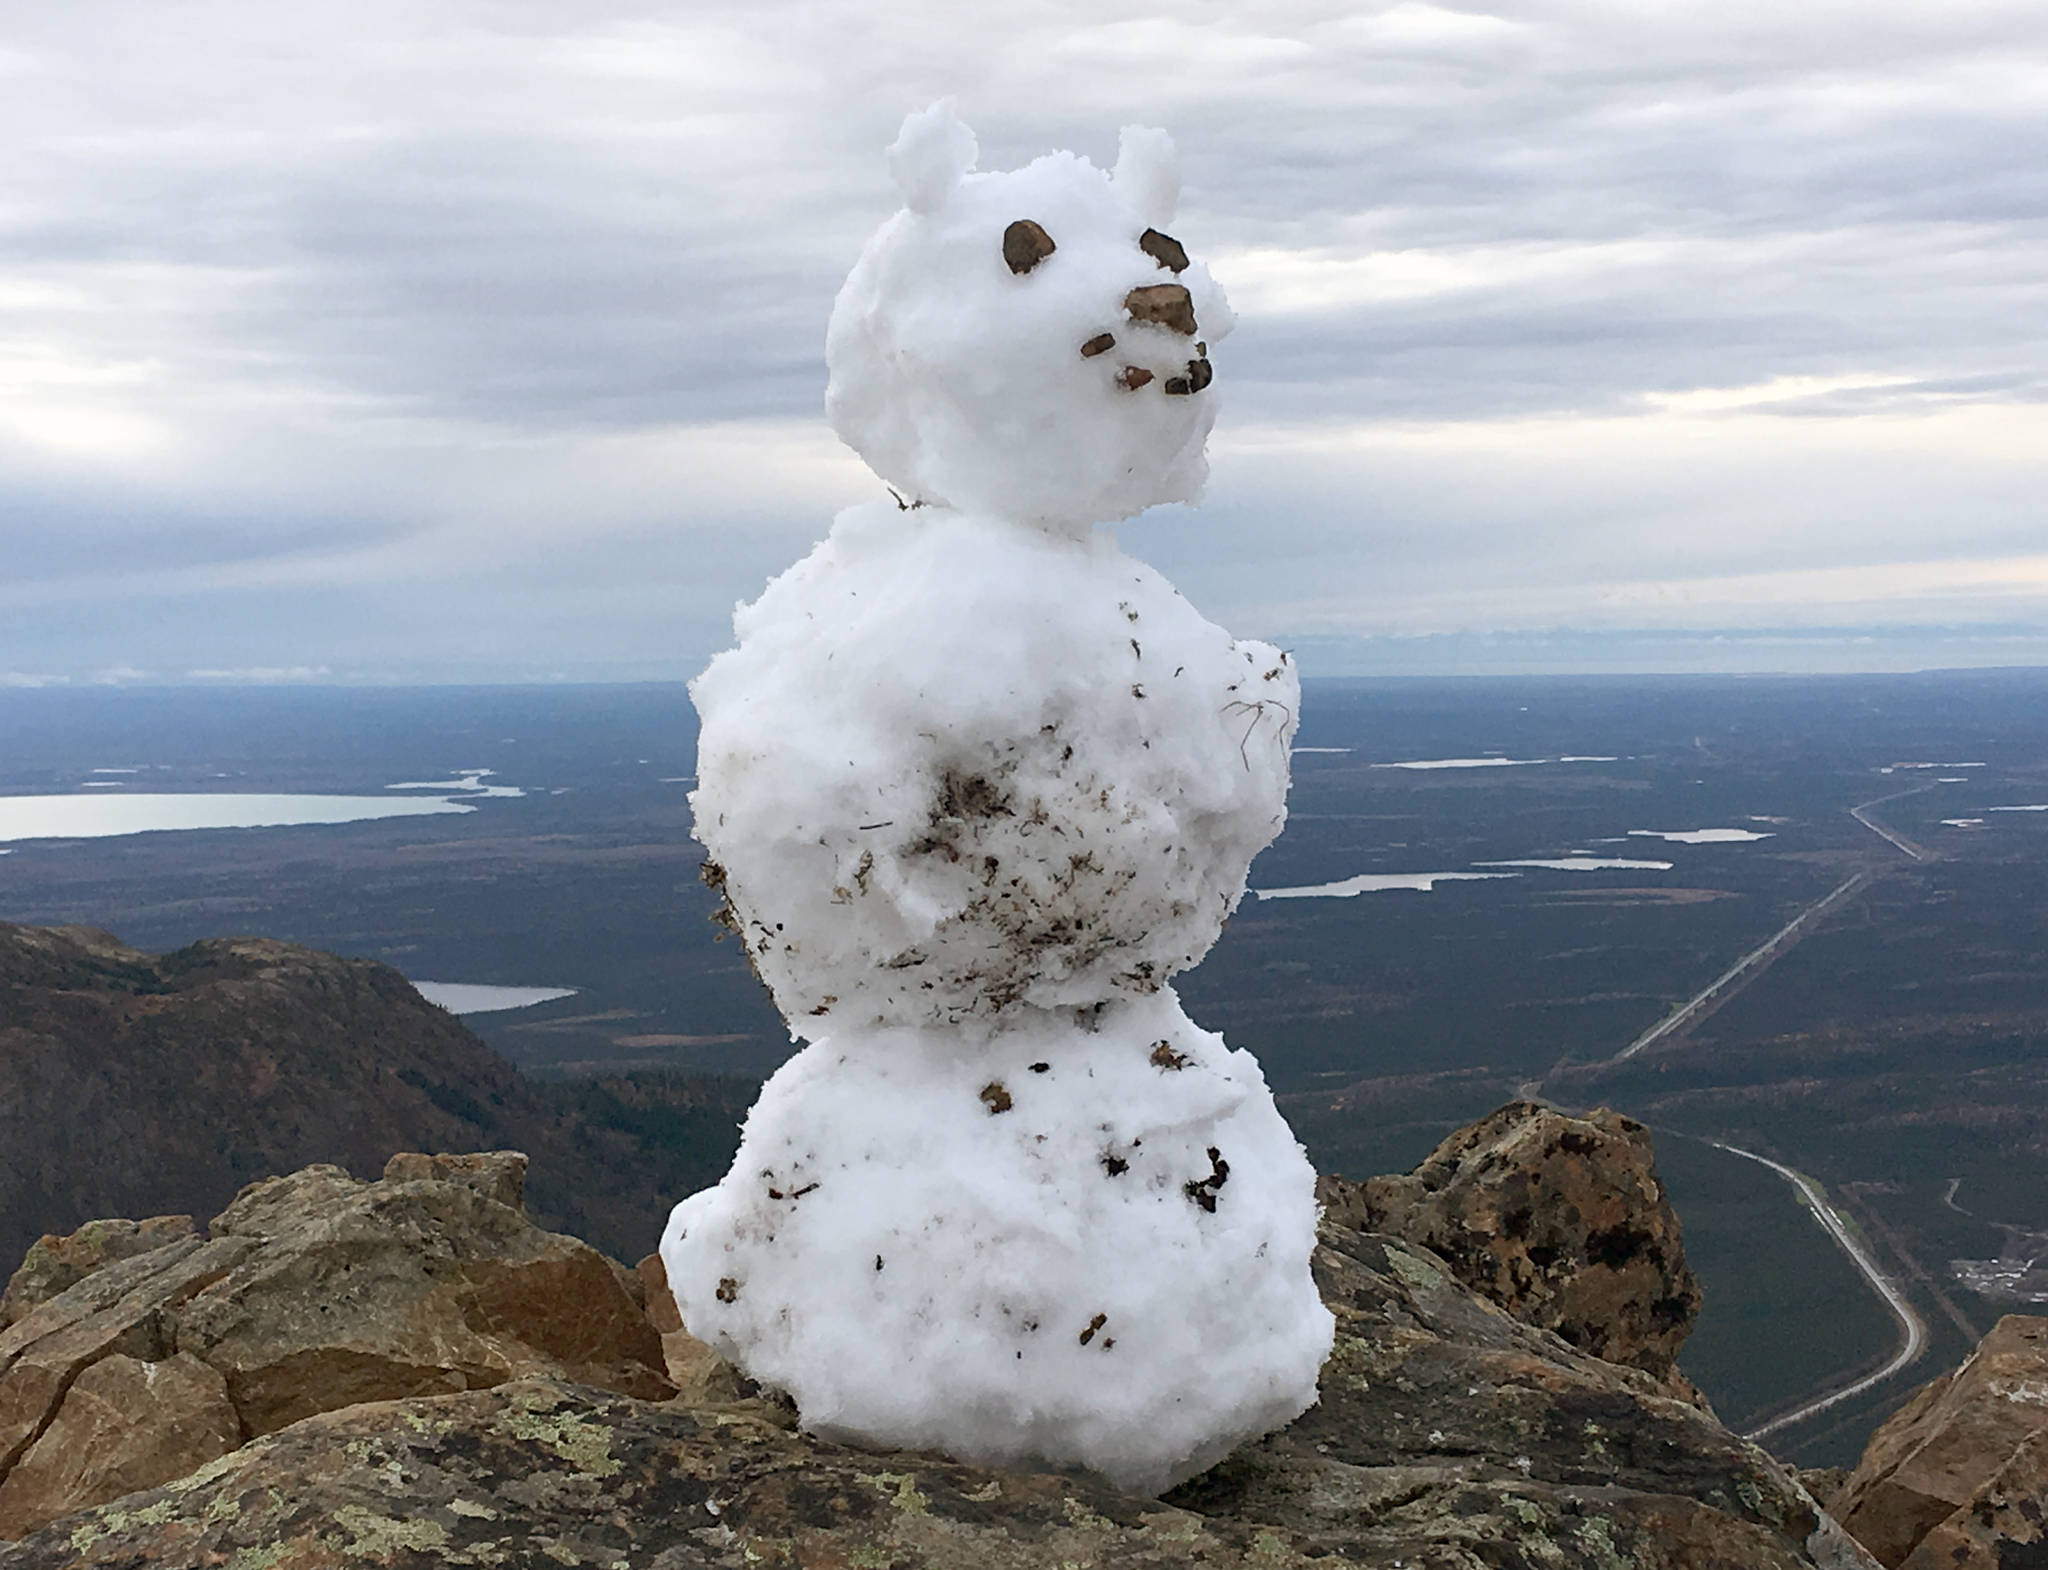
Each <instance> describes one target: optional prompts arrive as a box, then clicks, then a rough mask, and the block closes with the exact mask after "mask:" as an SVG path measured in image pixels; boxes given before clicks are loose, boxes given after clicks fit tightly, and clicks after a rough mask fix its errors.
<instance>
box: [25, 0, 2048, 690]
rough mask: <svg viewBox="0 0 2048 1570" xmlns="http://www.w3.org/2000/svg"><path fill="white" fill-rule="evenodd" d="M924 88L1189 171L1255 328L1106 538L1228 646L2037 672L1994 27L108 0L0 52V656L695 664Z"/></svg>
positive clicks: (1553, 16)
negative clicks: (1185, 474)
mask: <svg viewBox="0 0 2048 1570" xmlns="http://www.w3.org/2000/svg"><path fill="white" fill-rule="evenodd" d="M946 93H951V94H954V95H956V96H958V98H959V99H960V101H961V105H962V109H963V112H965V113H966V114H967V116H968V117H969V118H970V120H972V121H973V123H974V124H975V125H976V127H977V129H978V130H979V132H980V133H981V137H982V145H983V158H984V162H985V163H986V164H989V165H992V166H1006V165H1009V164H1013V163H1016V162H1020V161H1022V160H1024V159H1026V158H1029V157H1031V156H1033V155H1035V154H1036V153H1037V152H1039V151H1041V150H1043V149H1044V148H1046V147H1049V146H1054V145H1061V146H1071V147H1074V148H1075V149H1076V150H1077V151H1081V152H1084V153H1087V154H1089V155H1091V156H1094V157H1096V158H1097V159H1098V160H1106V159H1107V158H1108V157H1109V155H1110V154H1111V153H1112V151H1113V149H1114V145H1115V135H1116V130H1117V128H1118V126H1119V125H1121V124H1124V123H1127V122H1132V121H1137V122H1147V123H1156V124H1163V125H1166V126H1168V127H1170V128H1171V129H1172V130H1173V131H1174V132H1175V134H1176V136H1177V137H1178V139H1179V141H1180V143H1181V146H1182V150H1183V157H1184V162H1185V166H1186V171H1187V179H1188V184H1187V194H1186V198H1185V200H1184V204H1183V215H1182V218H1181V220H1180V222H1179V225H1178V228H1177V232H1178V233H1179V234H1180V235H1181V237H1182V238H1183V239H1185V240H1187V241H1188V243H1189V244H1190V246H1191V247H1192V248H1194V249H1195V250H1197V251H1199V252H1200V253H1201V254H1202V255H1203V257H1204V258H1205V260H1207V261H1208V262H1209V264H1210V266H1211V268H1212V270H1213V271H1214V272H1215V273H1216V274H1217V276H1218V277H1219V278H1220V279H1221V280H1222V281H1223V282H1224V284H1225V285H1226V287H1228V288H1230V289H1231V290H1232V293H1233V298H1234V300H1235V303H1236V304H1237V306H1238V308H1239V312H1240V316H1241V318H1242V325H1241V327H1240V329H1239V331H1238V332H1237V333H1236V334H1235V335H1234V336H1233V337H1232V338H1231V340H1230V342H1229V343H1228V344H1227V345H1226V346H1225V347H1224V348H1223V350H1222V351H1221V353H1220V357H1219V373H1220V377H1219V384H1218V389H1217V390H1218V391H1219V392H1220V393H1222V395H1223V396H1224V397H1225V399H1226V412H1225V414H1224V416H1223V421H1222V424H1221V427H1220V430H1219V442H1218V446H1217V453H1216V467H1215V474H1216V479H1215V484H1214V487H1213V489H1212V493H1211V502H1210V505H1209V506H1207V507H1205V508H1204V509H1202V510H1201V511H1200V512H1198V513H1193V514H1189V513H1186V512H1184V511H1180V510H1169V511H1167V512H1165V513H1163V514H1161V515H1159V516H1157V517H1154V518H1148V519H1146V520H1141V521H1140V522H1138V523H1137V524H1135V525H1132V526H1129V527H1128V528H1127V531H1126V532H1127V534H1128V536H1129V538H1130V539H1131V541H1132V542H1133V544H1134V545H1135V546H1136V547H1137V548H1138V549H1140V550H1141V551H1143V552H1144V553H1146V554H1148V555H1151V556H1153V557H1154V558H1155V559H1157V560H1159V561H1160V563H1161V565H1162V566H1163V567H1165V568H1166V569H1167V570H1168V571H1170V572H1173V573H1175V574H1176V575H1178V576H1180V577H1181V578H1182V579H1183V580H1184V581H1185V585H1186V587H1188V589H1189V590H1190V592H1191V593H1192V594H1194V596H1195V597H1196V599H1197V600H1198V602H1199V603H1201V604H1203V606H1204V608H1205V609H1208V610H1209V611H1210V612H1211V614H1213V615H1216V616H1217V617H1218V618H1219V619H1222V620H1224V621H1226V622H1227V623H1229V624H1230V625H1233V626H1234V627H1239V628H1241V629H1242V630H1244V631H1246V632H1256V633H1260V634H1263V635H1266V636H1272V637H1278V638H1282V639H1292V638H1302V639H1309V640H1313V641H1312V643H1311V644H1310V645H1309V646H1311V647H1314V648H1316V649H1319V650H1323V651H1326V653H1325V656H1324V657H1325V659H1326V661H1327V663H1328V664H1329V665H1330V667H1331V668H1335V667H1337V666H1341V665H1343V664H1344V663H1345V660H1346V658H1347V656H1346V655H1345V654H1344V653H1343V652H1342V651H1343V650H1345V649H1347V648H1348V649H1349V650H1350V651H1351V654H1350V655H1349V656H1348V658H1350V659H1351V660H1352V661H1353V662H1354V663H1355V664H1362V666H1363V667H1369V666H1371V664H1372V662H1373V660H1374V658H1375V657H1376V656H1374V655H1373V654H1372V652H1371V651H1372V650H1373V649H1374V648H1384V647H1386V645H1385V643H1384V640H1388V639H1395V640H1420V641H1419V642H1415V641H1411V642H1410V643H1408V644H1405V645H1403V647H1405V648H1408V649H1410V650H1411V651H1412V650H1413V649H1418V648H1428V647H1433V646H1435V645H1433V644H1432V643H1431V642H1430V640H1437V639H1445V638H1449V639H1454V640H1455V639H1464V640H1468V641H1469V640H1471V639H1474V638H1477V639H1482V640H1484V639H1498V638H1502V637H1507V638H1509V639H1510V640H1512V638H1513V637H1514V636H1517V635H1523V634H1530V635H1534V634H1542V635H1544V636H1550V635H1552V634H1555V633H1557V632H1558V631H1560V630H1563V631H1565V632H1569V633H1570V634H1572V636H1573V637H1578V636H1579V635H1581V634H1584V635H1597V634H1613V635H1614V636H1615V637H1616V638H1617V639H1622V638H1623V637H1624V635H1627V636H1628V637H1632V638H1635V642H1634V643H1632V644H1627V646H1628V647H1630V648H1647V647H1654V645H1655V639H1656V637H1657V636H1660V635H1663V634H1671V633H1684V634H1687V635H1712V636H1715V637H1720V638H1722V639H1723V644H1724V645H1725V647H1726V648H1727V649H1729V650H1731V651H1732V652H1729V653H1728V654H1727V656H1726V658H1727V661H1728V663H1731V664H1735V665H1738V666H1739V665H1743V664H1754V663H1763V664H1773V663H1795V664H1796V663H1799V662H1800V661H1801V660H1802V659H1804V660H1808V661H1816V660H1817V661H1819V662H1820V663H1826V660H1825V659H1821V658H1820V657H1819V656H1814V655H1812V654H1811V653H1810V652H1809V653H1808V654H1805V655H1802V654H1800V652H1799V651H1800V650H1801V649H1802V648H1804V649H1808V650H1810V649H1811V648H1812V647H1813V645H1812V644H1811V643H1810V641H1809V640H1810V639H1812V638H1816V637H1817V638H1819V639H1820V640H1821V642H1822V643H1826V642H1827V641H1828V640H1829V639H1830V638H1831V637H1834V636H1835V635H1836V634H1839V637H1840V639H1843V640H1862V641H1861V642H1850V643H1846V644H1844V645H1843V646H1844V647H1849V648H1851V649H1855V648H1862V649H1877V651H1878V652H1874V653H1871V654H1870V656H1869V658H1870V662H1871V663H1887V662H1889V661H1891V660H1895V659H1898V658H1903V657H1904V656H1903V655H1902V654H1901V653H1900V652H1899V651H1900V650H1903V649H1904V648H1906V647H1908V646H1910V647H1912V648H1913V649H1916V650H1933V651H1935V652H1934V653H1933V654H1932V655H1931V656H1930V657H1932V658H1935V659H1939V658H1940V657H1941V656H1940V654H1939V647H1940V645H1941V644H1942V641H1943V639H1944V638H1949V639H1952V640H1954V642H1955V646H1956V647H1957V648H1959V649H1960V648H1962V647H1964V646H1966V645H1967V646H1968V647H1969V648H1971V649H1973V650H1981V649H1983V648H2003V649H2007V650H2016V651H2018V652H2017V653H2016V654H2015V655H2013V657H2016V658H2048V654H2044V653H2043V652H2041V651H2043V650H2048V527H2044V524H2048V519H2044V516H2043V511H2044V509H2043V505H2042V502H2041V498H2042V497H2044V496H2048V456H2044V455H2048V40H2044V35H2043V33H2042V30H2041V28H2040V26H2039V11H2038V7H2037V6H2035V5H2034V4H2033V3H2032V0H2022V3H2012V4H1999V3H1981V4H1978V3H1964V4H1959V5H1953V6H1945V7H1939V8H1935V7H1926V6H1907V5H1904V4H1892V3H1875V4H1873V3H1864V4H1855V5H1851V4H1829V3H1816V4H1809V5H1802V6H1785V5H1782V4H1774V5H1768V6H1767V5H1761V4H1732V5H1726V6H1717V7H1714V8H1711V9H1709V10H1704V11H1699V10H1695V11H1693V12H1685V13H1682V14H1652V12H1650V11H1649V10H1646V9H1645V8H1642V7H1632V6H1620V5H1616V4H1612V3H1596V0H1532V3H1527V4H1520V5H1512V6H1504V7H1498V8H1496V9H1494V10H1493V11H1491V12H1481V11H1476V10H1454V9H1449V8H1445V7H1439V6H1435V5H1431V4H1425V3H1420V0H1402V3H1399V4H1395V5H1392V6H1382V7H1379V8H1377V9H1363V10H1361V9H1359V8H1357V7H1355V6H1339V5H1334V4H1317V5H1309V4H1289V3H1284V0H1282V3H1276V4H1272V5H1267V6H1263V7H1260V8H1258V9H1257V11H1256V13H1252V12H1247V11H1246V10H1245V9H1244V8H1242V7H1226V6H1221V5H1213V4H1211V5H1203V4H1196V5H1192V6H1182V7H1177V8H1175V9H1174V10H1173V11H1172V12H1171V13H1165V12H1158V13H1151V12H1143V11H1136V10H1129V9H1112V10H1110V11H1107V12H1105V11H1104V9H1103V8H1102V7H1101V6H1100V5H1081V4H1067V3H1034V4H1026V5H1020V6H1016V7H1012V8H1009V10H1008V11H1007V12H1006V13H1004V14H1002V15H1001V17H1000V18H999V19H998V18H995V17H993V15H992V14H989V13H983V12H979V11H976V10H975V9H973V8H968V9H965V10H963V9H961V8H958V7H942V6H938V5H936V4H931V5H914V6H892V7H888V8H867V9H857V8H851V7H848V8H830V7H822V6H815V5H793V4H772V3H770V4H760V3H755V4H750V5H748V6H746V7H741V6H739V5H737V4H733V5H730V6H721V5H718V4H712V3H707V4H702V5H693V6H691V7H688V8H685V10H684V12H683V13H681V14H678V12H677V10H676V9H675V8H673V7H665V8H657V7H651V6H634V5H605V4H593V5H586V6H579V7H574V8H564V7H561V6H558V5H548V6H542V5H538V4H520V3H498V4H492V5H483V4H477V3H450V0H423V3H415V4H408V5H403V6H401V5H394V4H357V5H351V6H347V7H342V6H338V5H329V4H315V5H312V6H307V7H283V8H279V7H261V6H256V5H254V4H241V3H234V4H231V3H224V0H193V3H191V4H187V5H182V6H180V7H178V8H176V10H175V11H174V12H171V11H166V10H164V9H163V8H162V7H160V6H149V5H143V4H121V3H111V0H85V3H83V4H80V5H77V6H64V7H42V8H39V9H35V10H32V11H30V12H28V13H26V14H25V15H24V16H23V17H22V18H18V19H16V20H15V22H14V23H13V25H12V26H11V29H10V39H9V42H8V43H7V45H6V46H5V48H4V49H0V133H4V145H6V146H8V147H9V148H10V149H13V151H14V155H15V156H14V157H13V158H11V159H10V160H9V161H7V163H6V164H5V165H4V166H0V556H4V565H5V569H6V570H5V571H4V572H0V671H11V672H12V673H13V679H15V680H18V681H28V680H43V679H49V678H53V677H59V676H63V677H69V678H71V679H87V678H89V677H90V676H91V675H92V674H93V673H95V672H106V671H112V670H121V669H127V670H134V671H143V672H148V673H151V674H154V675H162V676H177V677H180V678H181V679H182V677H183V674H184V673H187V672H195V671H208V672H212V671H237V670H267V671H296V670H302V669H303V670H325V671H330V672H332V673H333V676H334V677H336V678H347V677H353V676H362V677H371V678H383V679H399V678H405V677H409V676H410V677H427V678H435V677H450V676H482V675H492V674H496V675H501V676H504V677H507V678H516V677H520V676H547V675H555V674H573V675H580V676H605V675H619V676H626V675H677V674H685V673H687V672H688V671H690V670H691V669H693V668H694V667H695V665H696V664H697V663H699V662H700V661H701V659H702V657H703V656H704V655H705V654H706V653H707V652H709V650H710V649H712V648H713V647H715V646H716V645H717V644H718V643H719V642H720V641H721V640H722V623H723V620H724V616H725V613H726V611H727V610H728V609H729V607H730V605H731V603H732V601H733V600H734V599H736V598H740V597H743V596H751V595H752V594H753V593H754V592H756V590H757V589H758V587H759V585H760V583H761V581H762V580H763V578H764V577H765V576H766V575H767V574H768V573H770V572H772V571H774V570H776V569H777V568H778V567H779V566H780V565H781V564H783V563H784V562H786V561H787V560H789V559H790V558H791V557H792V556H794V555H795V554H796V553H797V552H798V551H799V550H801V548H802V545H803V542H804V541H805V540H807V539H809V538H811V537H813V536H815V535H816V534H818V533H820V532H822V530H823V528H824V525H825V523H826V520H827V518H828V517H829V515H830V512H831V511H832V509H833V508H834V507H836V506H838V505H842V504H844V503H846V502H849V501H853V500H859V499H864V498H866V497H868V496H871V495H873V494H875V493H876V486H875V483H874V482H873V481H872V479H871V478H870V477H869V476H867V475H866V473H865V471H864V470H862V469H861V468H860V466H859V465H858V463H857V462H855V461H854V460H853V459H851V458H850V457H849V456H847V455H845V454H844V453H843V452H841V451H840V450H838V449H837V447H836V445H835V444H834V443H833V441H832V439H831V436H830V433H829V432H828V431H826V430H825V429H824V427H823V424H822V419H821V416H820V414H819V404H820V398H821V394H822V385H823V366H822V340H823V328H824V321H825V317H826V315H827V313H828V311H829V309H830V303H831V298H832V295H833V292H834V290H835V289H836V288H837V285H838V281H839V279H840V278H841V276H843V274H844V271H845V269H846V267H847V265H848V264H849V263H850V261H851V259H852V257H853V256H854V254H855V253H856V252H857V250H858V248H859V246H860V244H861V242H862V240H863V239H864V237H865V235H866V233H867V232H868V230H869V229H871V228H872V227H873V225H874V224H875V223H877V222H878V221H879V220H880V219H881V218H882V217H883V216H885V215H886V214H887V213H888V212H889V211H890V210H891V208H892V207H893V205H894V200H895V199H894V194H893V191H892V188H891V187H890V185H889V182H888V179H887V175H886V170H885V168H884V166H883V162H882V159H881V156H880V149H881V147H882V146H883V145H884V144H885V143H887V142H888V141H889V140H890V138H891V137H892V136H893V134H894V130H895V126H896V122H897V121H898V120H899V119H900V117H901V115H902V114H903V112H904V111H906V110H907V109H910V108H914V107H918V106H920V105H922V104H923V103H925V102H927V101H929V100H930V99H932V98H934V97H937V96H940V95H942V94H946ZM1788 630H1789V631H1790V632H1791V633H1792V634H1794V636H1791V637H1790V638H1789V639H1788V638H1787V636H1786V633H1787V631H1788ZM1637 634H1641V635H1643V637H1647V638H1648V639H1649V640H1650V641H1649V643H1647V644H1646V643H1644V641H1643V637H1636V635H1637ZM1748 638H1753V639H1755V640H1757V641H1755V642H1754V644H1753V646H1751V647H1749V650H1748V652H1744V648H1745V643H1744V640H1745V639H1748ZM1887 638H1891V639H1893V640H1894V642H1895V643H1896V644H1897V647H1896V648H1894V649H1893V650H1892V652H1891V653H1890V654H1886V653H1885V652H1883V650H1882V648H1881V646H1882V645H1884V643H1885V641H1886V639H1887ZM1347 640H1349V641H1347ZM1357 640H1382V641H1381V642H1379V643H1374V642H1371V641H1366V642H1359V641H1357ZM1731 640H1732V641H1731ZM1987 640H1988V641H1987ZM1596 643H1597V639H1596ZM1573 646H1574V647H1578V646H1579V645H1578V644H1574V645H1573ZM1587 646H1588V647H1591V646H1592V645H1587ZM1623 646H1624V643H1623V642H1617V643H1616V644H1615V645H1614V647H1615V648H1617V649H1619V648H1621V647H1623ZM1502 647H1509V645H1502ZM1788 648H1789V649H1790V650H1791V651H1792V653H1791V654H1790V655H1789V656H1788V655H1787V654H1785V652H1784V651H1785V650H1786V649H1788ZM2030 649H2031V650H2032V651H2034V652H2031V653H2029V652H2028V651H2029V650H2030ZM1763 650H1768V651H1771V652H1769V653H1768V654H1766V653H1760V652H1758V651H1763ZM1837 654H1839V649H1838V650H1837ZM1630 657H1631V658H1636V657H1642V658H1654V656H1653V655H1646V656H1635V655H1632V656H1630ZM1835 657H1836V656H1835V655H1830V656H1828V657H1827V658H1828V659H1833V658H1835ZM1914 657H1915V658H1918V657H1919V656H1918V655H1915V656H1914ZM1975 657H1977V656H1975V655H1972V656H1971V658H1975ZM1586 658H1587V659H1589V660H1594V659H1597V655H1594V654H1589V655H1587V656H1586ZM1502 659H1503V662H1505V663H1512V662H1513V656H1512V654H1507V655H1503V656H1502Z"/></svg>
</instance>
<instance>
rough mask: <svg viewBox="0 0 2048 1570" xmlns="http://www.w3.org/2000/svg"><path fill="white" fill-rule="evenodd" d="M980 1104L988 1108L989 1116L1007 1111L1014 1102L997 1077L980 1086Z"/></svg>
mask: <svg viewBox="0 0 2048 1570" xmlns="http://www.w3.org/2000/svg"><path fill="white" fill-rule="evenodd" d="M981 1104H982V1105H983V1106H985V1107H987V1108H988V1114H989V1116H990V1117H994V1116H995V1115H996V1114H997V1113H998V1112H1007V1111H1009V1110H1010V1108H1011V1107H1013V1106H1015V1105H1016V1103H1015V1102H1014V1101H1012V1100H1011V1099H1010V1092H1009V1090H1008V1089H1007V1088H1005V1086H1004V1085H1003V1082H1002V1081H1001V1080H999V1079H995V1080H990V1081H989V1082H988V1083H987V1084H986V1085H983V1086H982V1087H981Z"/></svg>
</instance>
